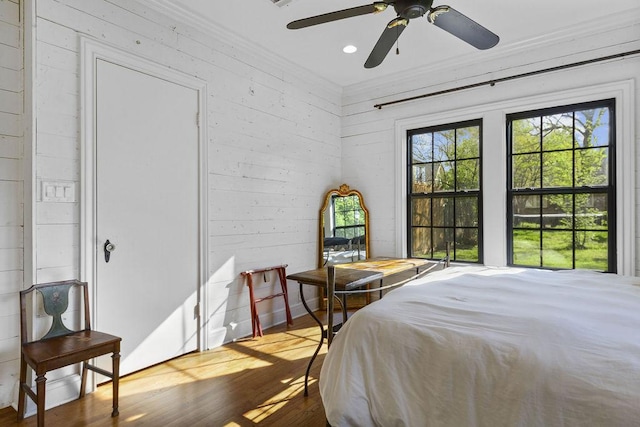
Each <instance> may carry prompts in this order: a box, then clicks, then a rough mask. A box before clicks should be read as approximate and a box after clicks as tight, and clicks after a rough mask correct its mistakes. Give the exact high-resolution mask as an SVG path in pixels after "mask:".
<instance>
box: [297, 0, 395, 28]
mask: <svg viewBox="0 0 640 427" xmlns="http://www.w3.org/2000/svg"><path fill="white" fill-rule="evenodd" d="M387 6H389V5H388V4H387V3H386V2H375V3H373V4H366V5H364V6H357V7H352V8H349V9H343V10H337V11H335V12H330V13H324V14H322V15H317V16H312V17H309V18H304V19H298V20H297V21H292V22H289V23H288V24H287V28H288V29H290V30H297V29H300V28H306V27H311V26H312V25H318V24H324V23H326V22H332V21H338V20H340V19H345V18H352V17H354V16H360V15H368V14H369V13H376V12H382V11H383V10H385V9H386V8H387Z"/></svg>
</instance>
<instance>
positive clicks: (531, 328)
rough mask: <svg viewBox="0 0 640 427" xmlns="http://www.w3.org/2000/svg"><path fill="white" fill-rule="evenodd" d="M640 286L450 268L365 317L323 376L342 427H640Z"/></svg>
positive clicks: (572, 274)
mask: <svg viewBox="0 0 640 427" xmlns="http://www.w3.org/2000/svg"><path fill="white" fill-rule="evenodd" d="M639 284H640V279H639V278H632V277H622V276H617V275H611V274H603V273H593V272H586V271H563V272H551V271H540V270H528V269H497V268H493V269H492V268H485V267H451V268H448V269H445V270H442V271H439V272H435V273H433V274H430V275H428V276H426V277H424V278H422V279H419V280H417V281H415V282H410V283H409V284H407V285H405V286H403V287H402V288H399V289H396V290H394V291H392V292H390V293H389V294H388V295H386V296H385V297H384V298H383V299H382V300H380V301H377V302H375V303H373V304H371V305H369V306H367V307H365V308H363V309H361V310H359V311H358V312H356V313H354V314H353V315H352V316H351V317H350V319H349V320H348V322H347V323H346V324H345V325H344V326H343V328H342V329H341V330H340V332H339V333H338V334H337V336H336V338H335V339H334V341H333V343H332V345H331V348H330V350H329V352H328V353H327V355H326V357H325V360H324V363H323V366H322V370H321V373H320V380H319V384H320V393H321V395H322V401H323V404H324V407H325V411H326V415H327V421H328V422H329V423H330V424H331V425H332V426H334V427H339V426H340V427H342V426H358V427H366V426H384V427H391V426H454V427H466V426H487V427H489V426H490V427H495V426H553V427H556V426H557V427H562V426H565V427H568V426H607V427H609V426H625V427H627V426H640V285H639Z"/></svg>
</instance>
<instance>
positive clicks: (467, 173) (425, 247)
mask: <svg viewBox="0 0 640 427" xmlns="http://www.w3.org/2000/svg"><path fill="white" fill-rule="evenodd" d="M481 124H482V123H481V121H480V120H474V121H469V122H463V123H454V124H449V125H444V126H435V127H429V128H423V129H415V130H410V131H408V132H407V142H408V147H407V154H408V157H409V158H408V161H407V165H408V170H407V178H408V183H407V184H408V185H407V192H408V195H407V203H408V206H407V214H408V215H407V225H408V233H407V236H408V238H407V242H408V253H409V256H411V257H416V258H427V259H441V258H443V257H444V255H445V250H446V244H447V243H449V244H450V248H451V249H452V252H451V253H450V256H451V259H452V260H454V261H467V262H476V263H480V262H482V250H481V247H482V245H481V241H482V221H481V212H482V198H481V191H480V189H481V177H482V174H481V157H480V153H481V152H482V148H481V139H482V137H481V135H482V127H481Z"/></svg>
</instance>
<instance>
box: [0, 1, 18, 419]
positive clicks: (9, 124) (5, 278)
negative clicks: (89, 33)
mask: <svg viewBox="0 0 640 427" xmlns="http://www.w3.org/2000/svg"><path fill="white" fill-rule="evenodd" d="M22 74H23V72H22V28H21V22H20V5H19V4H18V0H0V407H4V406H7V405H8V404H9V403H10V402H11V400H12V397H13V396H12V393H13V385H14V384H15V382H16V381H17V378H18V365H19V363H18V354H19V353H18V352H19V340H18V333H19V316H18V312H19V304H18V291H19V290H20V289H22V268H23V246H24V245H23V228H22V226H23V214H22V213H23V182H24V181H23V179H22V173H21V171H22V165H21V161H22V152H23V151H22V137H23V132H22V110H23V108H22V99H23V86H22Z"/></svg>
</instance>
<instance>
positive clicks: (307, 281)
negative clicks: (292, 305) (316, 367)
mask: <svg viewBox="0 0 640 427" xmlns="http://www.w3.org/2000/svg"><path fill="white" fill-rule="evenodd" d="M429 264H434V262H433V261H428V260H424V259H415V258H372V259H368V260H366V261H357V262H351V263H346V264H337V265H335V266H329V267H323V268H317V269H315V270H308V271H303V272H300V273H294V274H290V275H288V276H287V279H289V280H295V281H297V282H298V283H299V284H300V299H301V301H302V305H303V306H304V308H305V310H307V313H309V315H311V317H312V318H313V320H315V322H316V323H317V324H318V326H319V327H320V331H321V333H320V342H319V343H318V347H317V348H316V351H315V352H314V353H313V356H311V360H309V365H308V366H307V372H306V373H305V376H304V395H305V396H308V394H309V393H308V389H307V383H308V381H309V371H310V370H311V365H312V364H313V361H314V360H315V359H316V356H317V355H318V352H319V351H320V349H321V348H322V344H323V343H324V339H325V338H327V343H328V345H331V340H332V339H333V335H334V334H335V333H336V332H337V331H338V330H339V329H340V327H341V326H342V323H344V322H345V321H346V320H347V308H346V304H345V302H344V299H343V300H342V301H341V306H342V318H343V322H342V323H339V324H336V325H334V322H333V309H334V297H335V296H336V294H342V295H345V294H348V293H351V292H354V291H355V290H357V292H377V291H379V289H380V287H382V279H383V278H384V277H388V276H391V275H394V274H398V273H403V272H405V271H409V270H412V269H416V274H417V273H418V271H419V269H420V267H423V266H426V265H429ZM376 281H379V283H380V287H377V288H373V289H365V290H360V289H359V288H362V287H363V286H365V285H368V284H371V283H374V282H376ZM303 285H309V286H315V287H319V288H322V289H324V290H325V291H326V293H327V328H326V329H325V327H324V325H323V323H322V322H321V321H320V319H318V317H317V316H316V315H315V314H314V313H313V311H312V310H311V309H310V308H309V306H308V305H307V302H306V300H305V298H304V293H303ZM328 331H331V332H330V333H329V332H328Z"/></svg>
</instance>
